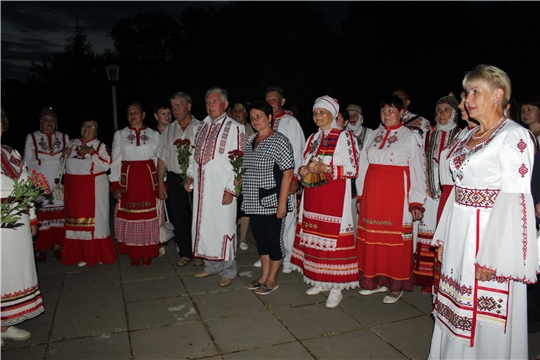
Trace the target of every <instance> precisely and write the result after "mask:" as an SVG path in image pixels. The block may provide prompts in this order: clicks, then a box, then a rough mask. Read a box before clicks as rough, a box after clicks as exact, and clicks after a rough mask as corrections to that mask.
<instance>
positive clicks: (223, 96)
mask: <svg viewBox="0 0 540 360" xmlns="http://www.w3.org/2000/svg"><path fill="white" fill-rule="evenodd" d="M212 93H220V94H221V101H223V102H225V101H227V97H228V94H227V90H225V89H222V88H220V87H213V88H211V89H208V91H207V92H206V95H205V96H204V99H205V100H206V99H208V95H210V94H212Z"/></svg>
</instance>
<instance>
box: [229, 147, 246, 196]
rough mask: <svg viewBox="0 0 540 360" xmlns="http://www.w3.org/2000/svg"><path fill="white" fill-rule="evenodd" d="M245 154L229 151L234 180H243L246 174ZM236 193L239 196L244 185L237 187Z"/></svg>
mask: <svg viewBox="0 0 540 360" xmlns="http://www.w3.org/2000/svg"><path fill="white" fill-rule="evenodd" d="M243 156H244V152H243V151H240V150H232V151H229V162H230V163H231V165H232V167H233V171H234V180H236V181H240V180H242V175H244V173H245V172H246V170H247V169H245V168H242V162H243ZM234 191H235V193H236V195H237V196H238V195H239V194H240V192H241V191H242V185H236V186H235V187H234Z"/></svg>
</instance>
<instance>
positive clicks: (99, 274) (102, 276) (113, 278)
mask: <svg viewBox="0 0 540 360" xmlns="http://www.w3.org/2000/svg"><path fill="white" fill-rule="evenodd" d="M90 269H91V268H90ZM40 282H41V278H40ZM103 285H120V269H119V268H118V266H115V267H111V268H107V269H106V268H104V267H94V268H93V269H92V270H91V271H85V272H75V273H69V276H67V277H66V280H65V283H64V286H65V287H67V288H71V289H81V288H91V287H96V286H103Z"/></svg>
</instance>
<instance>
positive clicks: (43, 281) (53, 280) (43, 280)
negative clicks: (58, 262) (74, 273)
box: [38, 273, 66, 294]
mask: <svg viewBox="0 0 540 360" xmlns="http://www.w3.org/2000/svg"><path fill="white" fill-rule="evenodd" d="M65 276H66V274H64V273H56V274H54V273H53V274H48V275H38V277H39V288H40V290H41V293H42V294H43V293H46V292H54V291H56V292H58V291H60V289H62V286H63V283H64V277H65Z"/></svg>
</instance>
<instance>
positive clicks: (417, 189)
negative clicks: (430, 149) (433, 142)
mask: <svg viewBox="0 0 540 360" xmlns="http://www.w3.org/2000/svg"><path fill="white" fill-rule="evenodd" d="M410 148H411V149H410V157H409V172H410V176H411V188H410V190H409V204H411V203H418V204H424V202H425V201H426V196H427V195H426V190H427V189H426V172H425V169H424V164H425V161H424V159H425V155H424V150H423V148H422V140H421V138H420V135H418V134H417V133H415V132H412V136H411V143H410Z"/></svg>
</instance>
